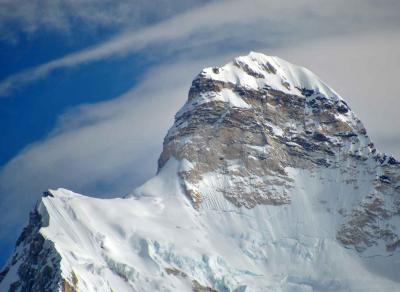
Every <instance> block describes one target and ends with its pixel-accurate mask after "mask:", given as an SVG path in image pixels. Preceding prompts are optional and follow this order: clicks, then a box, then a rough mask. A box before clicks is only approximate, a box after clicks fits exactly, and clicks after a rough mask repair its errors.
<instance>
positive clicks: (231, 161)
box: [0, 53, 400, 291]
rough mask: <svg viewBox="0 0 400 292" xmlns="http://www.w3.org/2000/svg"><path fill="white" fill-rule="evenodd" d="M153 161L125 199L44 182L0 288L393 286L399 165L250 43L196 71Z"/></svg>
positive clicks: (312, 87) (344, 112)
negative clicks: (243, 52) (47, 186)
mask: <svg viewBox="0 0 400 292" xmlns="http://www.w3.org/2000/svg"><path fill="white" fill-rule="evenodd" d="M158 166H159V167H158V174H157V175H156V176H155V177H154V178H152V179H151V180H149V181H148V182H147V183H146V184H144V185H143V186H142V187H140V188H138V189H137V190H135V191H134V192H133V194H132V195H131V196H128V197H127V198H124V199H116V200H99V199H93V198H88V197H84V196H80V195H76V194H73V193H71V192H69V191H66V190H57V191H51V192H49V193H48V194H50V195H47V196H46V197H43V198H42V200H41V202H40V203H39V204H38V207H37V208H36V210H35V211H34V212H33V213H32V215H31V222H30V224H29V225H28V227H27V228H26V229H25V230H24V232H23V234H22V235H21V239H19V240H18V242H17V248H16V251H15V253H14V255H13V257H12V258H11V259H10V261H9V263H8V264H7V266H6V267H5V269H4V270H3V272H2V273H1V274H0V288H1V289H3V290H7V289H9V290H10V291H95V290H96V291H131V290H132V291H136V290H149V289H153V290H154V289H156V290H166V291H172V290H179V291H181V290H182V291H186V290H193V291H261V290H263V291H264V290H266V289H267V290H268V289H269V290H272V291H310V289H311V290H316V291H329V290H334V291H352V290H358V291H359V290H360V289H361V290H363V291H376V290H377V289H378V290H381V291H385V290H386V291H388V290H390V289H398V288H399V287H400V283H399V282H398V279H399V277H398V276H399V274H398V272H396V271H398V269H399V268H400V265H399V262H400V251H399V250H400V249H399V247H400V237H399V228H400V163H399V162H398V161H397V160H396V159H395V158H393V157H391V156H388V155H385V154H381V153H379V152H378V151H377V150H376V149H375V148H374V145H373V143H372V142H371V141H370V139H369V137H368V135H367V131H366V129H365V128H364V126H363V125H362V123H361V121H360V120H359V119H358V118H357V117H356V115H355V114H354V112H353V111H352V110H351V109H350V108H349V106H348V105H347V103H346V102H345V101H344V100H343V99H342V98H341V97H340V96H339V95H338V94H337V93H336V92H334V91H333V90H332V89H330V88H329V87H328V86H327V85H325V84H324V83H323V82H322V81H320V80H319V78H318V77H317V76H315V75H314V74H313V73H311V72H310V71H308V70H307V69H304V68H302V67H298V66H295V65H292V64H290V63H288V62H286V61H284V60H281V59H279V58H277V57H269V56H265V55H263V54H259V53H250V54H249V55H248V56H244V57H238V58H235V59H234V60H233V61H232V62H231V63H229V64H227V65H225V66H223V67H221V68H217V67H214V68H206V69H204V70H203V71H202V72H201V73H200V74H199V75H198V76H197V77H196V78H195V79H194V81H193V83H192V86H191V88H190V91H189V97H188V101H187V102H186V104H185V105H184V106H183V107H182V108H181V109H180V110H179V112H178V113H177V114H176V117H175V123H174V125H173V126H172V128H171V129H170V130H169V132H168V134H167V136H166V137H165V140H164V148H163V152H162V153H161V155H160V158H159V161H158ZM1 289H0V290H1ZM38 289H39V290H38Z"/></svg>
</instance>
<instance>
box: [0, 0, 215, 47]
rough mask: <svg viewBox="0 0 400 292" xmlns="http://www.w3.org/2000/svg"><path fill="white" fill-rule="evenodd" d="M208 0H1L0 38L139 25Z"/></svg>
mask: <svg viewBox="0 0 400 292" xmlns="http://www.w3.org/2000/svg"><path fill="white" fill-rule="evenodd" d="M207 2H208V1H197V0H174V1H164V0H152V1H145V0H114V1H110V0H91V1H87V0H74V1H65V0H33V1H24V0H1V1H0V39H3V40H15V39H16V38H17V37H18V34H20V33H24V34H27V35H29V36H32V35H34V34H35V33H36V32H37V31H39V30H52V31H58V32H64V33H70V32H71V31H73V30H75V29H77V28H79V29H81V30H82V29H89V30H90V29H94V30H96V29H99V28H107V29H110V28H114V29H116V30H118V29H126V28H138V27H142V26H144V25H148V24H150V23H152V22H157V21H160V20H162V19H165V18H168V17H171V16H173V15H174V14H177V13H179V12H182V11H185V10H186V9H188V8H191V7H194V6H196V5H200V4H204V3H207Z"/></svg>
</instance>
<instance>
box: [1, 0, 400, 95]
mask: <svg viewBox="0 0 400 292" xmlns="http://www.w3.org/2000/svg"><path fill="white" fill-rule="evenodd" d="M375 2H376V1H362V0H354V1H353V2H352V4H351V5H349V3H348V1H344V0H338V1H335V2H333V1H332V2H330V1H327V2H323V3H321V2H320V1H316V0H301V1H296V2H293V1H287V0H284V1H280V2H279V4H276V2H272V1H264V0H251V1H221V2H217V3H215V2H212V3H210V4H208V5H204V6H201V7H200V8H196V9H192V10H189V11H188V12H185V13H181V14H179V15H178V16H175V17H173V18H170V19H168V20H165V21H163V22H160V23H158V24H156V25H153V26H149V27H146V28H143V29H141V30H135V31H133V32H127V33H123V34H121V35H118V36H116V37H114V38H112V39H110V40H108V41H106V42H104V43H101V44H99V45H95V46H93V47H90V48H87V49H84V50H82V51H79V52H76V53H72V54H70V55H66V56H64V57H62V58H59V59H56V60H52V61H49V62H47V63H45V64H42V65H40V66H37V67H34V68H29V69H26V70H24V71H22V72H19V73H16V74H14V75H11V76H9V77H7V78H6V79H4V80H3V81H2V82H1V83H0V95H7V94H9V93H10V92H11V91H12V90H13V89H14V88H18V87H19V86H23V85H24V84H27V83H29V82H32V81H35V80H37V79H40V78H43V77H45V76H46V75H47V74H49V73H50V72H51V71H53V70H56V69H60V68H65V67H71V66H77V65H80V64H85V63H88V62H94V61H98V60H102V59H105V58H109V57H112V56H121V55H122V56H123V55H126V54H127V53H134V52H137V51H139V50H142V49H144V48H146V47H147V46H149V45H155V44H158V45H159V48H164V47H165V45H166V44H167V45H168V44H170V43H175V44H176V43H179V42H180V43H181V44H185V43H187V42H185V39H189V40H190V42H192V43H195V42H196V41H197V42H202V43H206V42H209V43H212V42H217V41H218V40H224V39H227V38H237V39H238V40H241V41H247V42H250V43H251V42H268V41H269V39H271V40H270V41H273V42H282V41H286V42H292V43H293V42H304V41H307V40H310V39H312V38H314V37H321V36H329V35H335V34H338V33H342V34H343V33H351V32H354V31H360V30H361V31H362V30H364V31H365V30H368V29H371V28H376V26H380V27H385V28H387V27H392V26H395V25H396V24H397V25H398V24H400V12H398V11H400V2H398V1H388V2H392V3H390V4H391V5H387V4H386V5H378V7H376V6H375V5H374V4H377V3H375ZM343 5H345V6H346V9H345V10H343V9H342V7H343ZM397 8H398V9H397ZM338 15H340V18H339V17H338ZM192 45H193V44H192ZM183 46H184V45H183ZM174 49H176V50H179V48H178V47H176V46H175V47H174Z"/></svg>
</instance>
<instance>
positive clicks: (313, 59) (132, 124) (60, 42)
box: [0, 0, 400, 265]
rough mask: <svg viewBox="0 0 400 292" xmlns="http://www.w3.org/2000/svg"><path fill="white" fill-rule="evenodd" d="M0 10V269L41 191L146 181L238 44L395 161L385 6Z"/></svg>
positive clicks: (30, 5)
mask: <svg viewBox="0 0 400 292" xmlns="http://www.w3.org/2000/svg"><path fill="white" fill-rule="evenodd" d="M35 3H36V4H35ZM343 7H345V9H344V8H343ZM0 11H1V12H0V64H1V66H0V123H1V125H2V128H1V129H2V135H1V137H2V138H1V139H0V166H1V168H0V214H2V215H1V222H2V223H1V224H2V225H1V228H0V251H1V252H0V264H1V265H2V264H3V263H4V261H5V260H6V258H7V257H8V256H9V253H10V252H11V250H12V248H13V245H14V242H15V240H16V237H17V236H18V234H19V233H20V231H21V229H22V227H23V226H24V224H25V223H26V221H27V218H28V213H29V210H31V209H32V208H33V206H34V204H35V202H36V201H37V199H38V198H39V197H40V194H41V192H42V191H44V190H46V189H47V188H57V187H65V188H69V189H72V190H74V191H76V192H80V193H84V194H87V195H92V196H100V197H112V196H119V195H121V194H124V193H127V192H129V191H130V190H132V189H133V188H134V187H136V186H138V185H140V184H141V183H143V182H144V181H145V180H146V179H148V178H149V177H151V175H152V174H153V173H154V172H155V169H156V160H157V157H158V154H159V152H160V151H161V147H162V139H163V136H164V135H165V133H166V131H167V129H168V127H169V126H170V125H171V124H172V121H173V115H174V113H175V112H176V111H177V110H178V109H179V107H180V106H181V105H182V104H183V103H184V101H185V100H186V96H187V91H188V88H189V87H190V83H191V80H192V78H193V77H194V76H195V75H196V74H197V73H198V72H199V71H200V70H201V69H202V68H203V67H207V66H212V65H222V64H224V63H226V62H227V61H229V60H230V59H231V58H232V57H234V56H236V55H240V54H246V53H248V52H249V51H250V50H255V51H261V52H263V53H266V54H271V55H278V56H280V57H282V58H285V59H287V60H289V61H291V62H293V63H296V64H300V65H303V66H305V67H308V68H309V69H311V70H312V71H314V72H315V73H316V74H317V75H319V76H320V77H321V78H322V79H323V80H324V81H326V82H327V83H328V84H329V85H331V86H332V87H333V88H334V89H335V90H336V91H338V92H339V93H340V94H341V95H342V96H343V97H344V98H345V99H346V100H347V101H348V102H349V104H350V105H351V106H352V108H353V109H354V110H355V112H356V113H357V114H358V115H359V117H360V118H361V120H362V121H363V122H364V124H365V125H366V127H367V129H368V130H369V134H370V136H371V137H372V139H373V140H374V141H375V143H376V145H377V147H378V148H379V149H381V150H382V151H385V152H391V153H393V154H395V155H396V156H397V157H399V156H400V129H399V127H398V124H399V120H398V113H397V112H398V108H399V106H400V101H399V98H398V93H399V92H400V85H399V82H398V81H397V76H398V73H397V71H398V68H399V66H400V31H399V27H400V15H399V14H400V2H399V1H396V0H387V1H385V2H384V3H383V2H381V1H378V0H368V1H363V0H350V1H344V0H337V1H323V3H322V1H316V0H299V1H296V2H294V1H288V0H283V1H268V0H263V1H261V0H251V1H183V0H181V1H162V0H158V1H142V0H136V1H128V0H118V1H112V2H110V1H106V0H94V1H91V2H90V4H88V3H87V1H71V2H69V1H62V0H57V1H50V0H49V1H45V0H43V1H36V2H30V1H22V0H21V1H20V0H17V1H11V0H3V1H1V2H0Z"/></svg>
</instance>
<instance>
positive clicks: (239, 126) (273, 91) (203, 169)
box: [159, 52, 375, 208]
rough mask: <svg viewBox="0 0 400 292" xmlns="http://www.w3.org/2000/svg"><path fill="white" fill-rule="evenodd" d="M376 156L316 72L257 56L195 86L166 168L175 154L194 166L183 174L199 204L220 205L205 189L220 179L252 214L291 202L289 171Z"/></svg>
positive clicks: (215, 71) (224, 191)
mask: <svg viewBox="0 0 400 292" xmlns="http://www.w3.org/2000/svg"><path fill="white" fill-rule="evenodd" d="M374 151H375V150H374V148H373V144H372V143H371V141H370V140H369V138H368V136H367V132H366V130H365V128H364V126H363V125H362V123H361V121H360V120H359V119H358V118H357V117H356V115H355V114H354V113H353V112H352V111H351V110H350V108H349V107H348V105H347V103H346V102H345V101H344V100H343V99H342V98H341V97H340V96H339V95H338V94H337V93H335V92H334V91H333V90H332V89H330V88H329V87H328V86H327V85H325V83H323V82H322V81H321V80H320V79H319V78H318V77H317V76H316V75H315V74H313V73H312V72H310V71H309V70H307V69H305V68H302V67H299V66H296V65H292V64H290V63H288V62H286V61H284V60H282V59H279V58H277V57H269V56H266V55H263V54H260V53H255V52H251V53H250V54H249V55H247V56H242V57H237V58H235V59H234V60H233V61H232V62H230V63H228V64H226V65H224V66H222V67H220V68H217V67H212V68H206V69H204V70H202V71H201V73H200V74H199V75H198V76H197V77H196V78H195V79H194V80H193V83H192V86H191V88H190V91H189V97H188V101H187V102H186V104H185V105H184V106H183V107H182V108H181V110H180V111H179V112H178V113H177V114H176V117H175V123H174V125H173V126H172V128H171V129H170V130H169V132H168V134H167V136H166V138H165V140H164V150H163V152H162V154H161V156H160V159H159V169H160V168H162V167H163V165H164V164H165V163H166V162H167V161H168V160H169V159H170V157H172V156H173V157H175V158H177V159H178V160H185V161H189V162H190V163H191V164H192V165H194V166H193V168H191V169H190V170H188V171H181V172H180V175H181V176H182V185H183V186H184V188H185V190H186V193H187V195H188V197H189V198H191V200H192V201H193V203H194V205H195V206H199V205H200V204H201V202H208V203H206V205H207V204H211V205H214V204H215V202H216V201H217V198H215V197H210V196H209V195H206V194H207V192H206V191H205V190H203V191H202V189H204V188H205V189H207V188H208V187H210V186H209V184H210V182H211V181H213V184H216V185H218V187H217V189H220V190H221V194H220V196H221V197H225V198H226V199H228V200H230V201H231V202H232V203H234V204H235V205H237V206H246V207H248V208H252V207H254V206H256V205H258V204H273V205H280V204H288V203H290V201H291V196H290V195H289V193H290V190H291V188H292V181H293V179H292V178H291V176H290V175H289V174H288V172H287V170H286V169H288V168H296V169H298V168H301V169H315V168H318V167H332V168H334V167H339V166H340V165H341V163H343V160H344V159H345V158H344V157H347V156H354V157H358V158H359V159H368V158H369V157H370V156H371V153H373V152H374ZM343 153H345V154H346V156H343V155H342V154H343ZM209 176H211V177H213V178H212V179H211V178H207V177H209ZM210 180H211V181H210ZM226 180H229V181H230V183H229V184H228V185H226V184H224V181H226ZM243 185H245V186H247V187H243ZM214 195H215V193H214Z"/></svg>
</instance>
